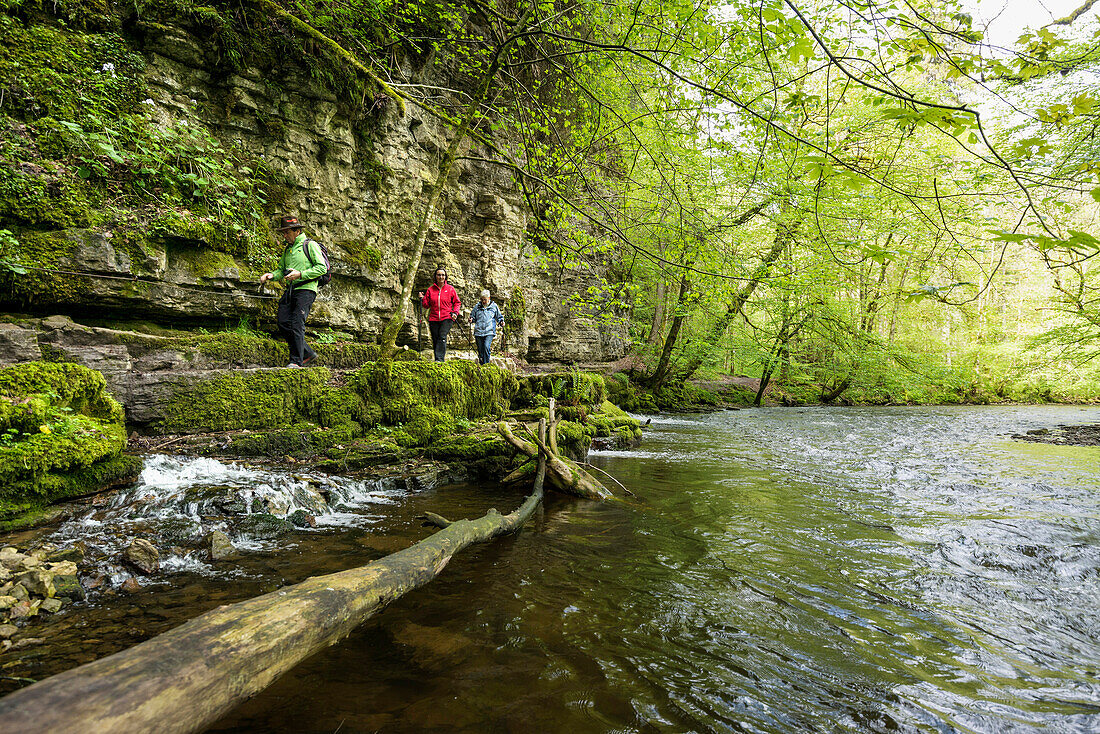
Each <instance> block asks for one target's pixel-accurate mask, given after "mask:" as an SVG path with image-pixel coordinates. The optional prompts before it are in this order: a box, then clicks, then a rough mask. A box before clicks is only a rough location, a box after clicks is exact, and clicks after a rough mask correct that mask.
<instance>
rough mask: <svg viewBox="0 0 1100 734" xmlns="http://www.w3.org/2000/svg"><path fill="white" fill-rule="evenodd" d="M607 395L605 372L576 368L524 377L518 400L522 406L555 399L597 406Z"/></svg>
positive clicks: (522, 377) (572, 403)
mask: <svg viewBox="0 0 1100 734" xmlns="http://www.w3.org/2000/svg"><path fill="white" fill-rule="evenodd" d="M606 395H607V390H606V386H605V384H604V379H603V376H602V375H598V374H595V373H593V372H582V371H580V370H574V371H572V372H551V373H547V374H542V375H522V376H520V377H519V389H518V392H517V393H516V398H515V401H516V404H517V405H520V406H535V405H546V399H547V398H554V399H555V400H557V401H558V402H559V403H560V404H562V405H565V406H577V405H585V406H593V405H599V404H600V403H602V402H603V401H604V399H605V398H606Z"/></svg>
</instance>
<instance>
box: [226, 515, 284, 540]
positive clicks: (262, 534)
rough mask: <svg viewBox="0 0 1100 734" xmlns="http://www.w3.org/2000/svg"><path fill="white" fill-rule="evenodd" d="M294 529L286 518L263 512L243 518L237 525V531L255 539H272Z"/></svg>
mask: <svg viewBox="0 0 1100 734" xmlns="http://www.w3.org/2000/svg"><path fill="white" fill-rule="evenodd" d="M293 529H294V526H293V525H291V524H290V523H289V522H287V521H286V520H283V519H282V518H279V517H275V516H274V515H271V514H267V513H262V514H259V515H249V516H248V517H245V518H243V519H242V520H241V521H240V523H239V524H238V526H237V532H238V533H239V534H240V535H241V536H243V537H246V538H252V539H253V540H271V539H273V538H278V537H279V536H281V535H285V534H286V533H289V532H290V531H291V530H293Z"/></svg>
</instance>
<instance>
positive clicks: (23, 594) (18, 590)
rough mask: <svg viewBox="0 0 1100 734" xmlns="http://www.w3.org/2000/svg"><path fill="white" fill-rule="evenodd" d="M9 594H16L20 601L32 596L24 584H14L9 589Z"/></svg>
mask: <svg viewBox="0 0 1100 734" xmlns="http://www.w3.org/2000/svg"><path fill="white" fill-rule="evenodd" d="M8 594H10V595H11V596H14V597H15V598H16V599H18V600H19V601H25V600H26V599H29V598H30V596H31V595H30V594H29V593H28V592H27V589H26V588H25V587H24V586H23V585H22V584H15V585H14V586H12V587H11V589H10V590H9V591H8Z"/></svg>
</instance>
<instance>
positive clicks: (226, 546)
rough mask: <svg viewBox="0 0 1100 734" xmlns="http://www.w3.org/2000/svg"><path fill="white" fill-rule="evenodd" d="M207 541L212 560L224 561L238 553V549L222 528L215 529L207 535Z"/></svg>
mask: <svg viewBox="0 0 1100 734" xmlns="http://www.w3.org/2000/svg"><path fill="white" fill-rule="evenodd" d="M206 543H207V551H208V552H209V553H210V560H211V561H224V560H225V559H227V558H232V557H233V556H235V555H237V549H236V548H235V547H234V546H233V543H232V541H230V540H229V536H228V535H226V534H225V533H223V532H222V531H220V530H215V531H213V532H211V533H210V534H209V535H207V536H206Z"/></svg>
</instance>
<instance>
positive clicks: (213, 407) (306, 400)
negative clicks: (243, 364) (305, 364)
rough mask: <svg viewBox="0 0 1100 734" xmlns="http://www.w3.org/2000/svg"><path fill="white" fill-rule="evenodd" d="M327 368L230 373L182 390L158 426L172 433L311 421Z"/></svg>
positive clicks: (327, 375)
mask: <svg viewBox="0 0 1100 734" xmlns="http://www.w3.org/2000/svg"><path fill="white" fill-rule="evenodd" d="M329 376H330V375H329V371H328V370H327V369H324V368H323V367H312V368H309V369H304V370H271V371H268V370H265V371H257V372H230V373H227V374H224V375H221V376H220V377H217V378H215V379H213V380H209V381H207V382H204V383H201V384H198V385H194V386H192V387H189V388H180V389H178V390H177V391H176V393H175V395H174V396H173V397H172V399H171V400H170V401H169V402H168V403H167V405H166V406H165V409H164V418H163V419H162V420H161V422H160V423H159V425H158V426H157V427H158V429H159V430H161V431H164V432H168V433H205V432H213V431H229V430H237V429H243V428H247V429H253V430H254V429H270V428H279V427H283V426H288V425H291V424H292V423H295V422H298V421H300V420H308V419H309V418H310V417H311V416H313V415H314V414H315V412H316V408H317V404H318V402H319V396H320V394H321V391H322V390H323V389H324V386H325V383H327V382H328V380H329Z"/></svg>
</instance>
